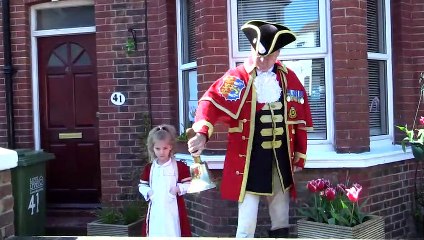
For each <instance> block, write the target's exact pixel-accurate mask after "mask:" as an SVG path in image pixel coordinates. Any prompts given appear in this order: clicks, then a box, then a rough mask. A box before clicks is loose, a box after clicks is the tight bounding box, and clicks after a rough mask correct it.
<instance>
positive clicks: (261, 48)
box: [258, 41, 266, 54]
mask: <svg viewBox="0 0 424 240" xmlns="http://www.w3.org/2000/svg"><path fill="white" fill-rule="evenodd" d="M258 48H259V49H258V52H259V53H260V54H264V53H265V52H266V49H265V47H264V45H262V43H261V42H260V41H259V43H258Z"/></svg>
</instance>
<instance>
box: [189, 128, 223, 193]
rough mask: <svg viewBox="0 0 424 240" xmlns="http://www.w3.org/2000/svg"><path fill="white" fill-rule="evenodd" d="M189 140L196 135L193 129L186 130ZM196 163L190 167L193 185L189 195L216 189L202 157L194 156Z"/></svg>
mask: <svg viewBox="0 0 424 240" xmlns="http://www.w3.org/2000/svg"><path fill="white" fill-rule="evenodd" d="M186 133H187V137H188V139H190V138H192V137H194V135H196V133H195V132H194V130H193V129H192V128H189V129H187V130H186ZM193 160H194V163H193V164H192V165H191V166H190V175H191V183H190V187H189V188H188V190H187V192H188V193H198V192H201V191H205V190H208V189H211V188H214V187H216V185H215V183H213V182H212V181H211V179H210V177H209V176H210V174H209V169H208V166H207V164H206V163H205V162H202V160H200V156H196V157H194V156H193Z"/></svg>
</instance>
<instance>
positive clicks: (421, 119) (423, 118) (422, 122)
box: [420, 116, 424, 125]
mask: <svg viewBox="0 0 424 240" xmlns="http://www.w3.org/2000/svg"><path fill="white" fill-rule="evenodd" d="M420 123H421V124H423V125H424V117H423V116H421V118H420Z"/></svg>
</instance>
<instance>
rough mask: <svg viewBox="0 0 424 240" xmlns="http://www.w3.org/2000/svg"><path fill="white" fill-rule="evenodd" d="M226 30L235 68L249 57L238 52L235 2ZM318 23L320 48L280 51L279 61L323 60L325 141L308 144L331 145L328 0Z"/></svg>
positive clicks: (230, 6)
mask: <svg viewBox="0 0 424 240" xmlns="http://www.w3.org/2000/svg"><path fill="white" fill-rule="evenodd" d="M227 4H228V7H227V9H228V16H229V17H228V29H230V31H229V48H230V52H231V55H230V59H229V62H230V67H235V66H236V63H237V62H243V61H244V60H245V59H246V58H247V57H249V55H250V52H249V51H245V52H239V51H238V31H239V30H238V27H237V0H228V1H227ZM318 11H319V14H318V15H319V22H320V27H319V29H320V36H321V37H320V46H319V47H315V48H296V49H285V48H283V49H281V52H280V56H279V57H278V59H279V60H282V61H287V60H305V59H306V60H310V59H318V58H319V59H324V64H325V76H324V77H325V91H326V103H325V105H326V122H327V124H326V125H327V133H326V136H327V139H325V140H308V144H317V145H331V144H332V143H333V139H334V121H333V119H334V117H333V112H334V111H333V105H332V103H333V94H329V93H332V92H333V88H332V87H333V80H332V79H333V73H332V56H331V31H330V28H329V27H327V26H330V14H329V13H330V2H329V0H326V1H322V0H320V1H319V3H318ZM233 16H235V17H233Z"/></svg>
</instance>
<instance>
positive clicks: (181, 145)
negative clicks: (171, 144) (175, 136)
mask: <svg viewBox="0 0 424 240" xmlns="http://www.w3.org/2000/svg"><path fill="white" fill-rule="evenodd" d="M174 152H176V153H186V154H190V153H189V152H188V146H187V141H176V142H175V151H174Z"/></svg>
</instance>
